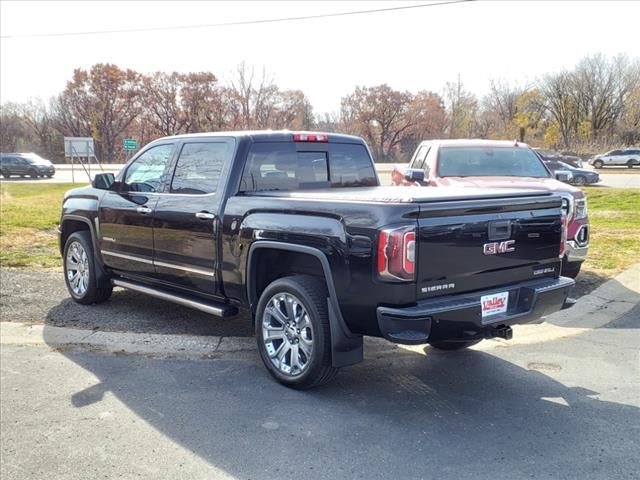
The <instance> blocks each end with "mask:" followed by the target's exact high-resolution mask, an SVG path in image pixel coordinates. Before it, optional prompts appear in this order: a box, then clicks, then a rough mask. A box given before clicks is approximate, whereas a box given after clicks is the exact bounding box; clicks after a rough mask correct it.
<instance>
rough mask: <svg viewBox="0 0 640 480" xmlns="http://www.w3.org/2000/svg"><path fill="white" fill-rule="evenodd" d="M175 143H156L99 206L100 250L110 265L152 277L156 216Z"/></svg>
mask: <svg viewBox="0 0 640 480" xmlns="http://www.w3.org/2000/svg"><path fill="white" fill-rule="evenodd" d="M173 150H174V144H172V143H166V144H161V145H154V146H152V147H150V148H149V149H147V150H145V151H144V152H142V153H141V154H140V155H139V156H138V157H137V158H136V159H135V160H133V161H132V162H131V163H130V164H129V165H128V167H127V168H126V170H125V172H124V174H123V175H122V177H121V178H120V179H119V181H118V182H117V183H116V184H115V185H114V189H113V190H110V191H108V192H107V193H106V194H105V195H104V197H103V198H102V201H101V202H100V207H99V208H98V220H99V235H98V237H99V238H98V242H99V244H100V253H101V255H102V259H103V261H104V263H105V265H107V266H108V267H111V268H113V269H115V270H118V271H121V272H127V273H130V274H133V275H142V276H150V275H152V274H153V273H155V269H154V266H153V225H152V223H153V215H154V211H155V207H156V204H157V202H158V195H159V194H160V193H161V192H162V191H163V189H164V185H165V183H166V178H167V172H168V168H169V164H170V160H171V157H172V154H173Z"/></svg>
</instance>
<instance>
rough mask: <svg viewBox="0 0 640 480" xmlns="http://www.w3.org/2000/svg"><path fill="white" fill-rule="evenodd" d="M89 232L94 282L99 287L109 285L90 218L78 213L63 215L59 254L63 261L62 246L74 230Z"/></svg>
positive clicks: (109, 280)
mask: <svg viewBox="0 0 640 480" xmlns="http://www.w3.org/2000/svg"><path fill="white" fill-rule="evenodd" d="M83 231H84V232H89V236H90V237H91V243H92V246H93V263H94V266H95V271H96V282H97V285H98V287H99V288H106V287H107V286H109V285H111V279H110V276H109V274H108V273H107V272H106V271H105V269H104V266H103V263H102V257H101V256H100V251H99V248H98V242H97V237H96V232H95V227H94V225H93V223H91V220H90V219H88V218H86V217H82V216H79V215H64V216H63V217H62V219H61V221H60V242H59V244H60V255H61V256H62V257H63V261H64V247H65V245H66V243H67V239H68V238H69V236H70V235H71V234H73V233H76V232H83Z"/></svg>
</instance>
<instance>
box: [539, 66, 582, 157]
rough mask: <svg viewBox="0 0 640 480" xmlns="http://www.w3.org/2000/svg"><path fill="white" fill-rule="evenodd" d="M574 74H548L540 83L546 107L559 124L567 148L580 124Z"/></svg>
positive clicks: (563, 72) (565, 72) (564, 72)
mask: <svg viewBox="0 0 640 480" xmlns="http://www.w3.org/2000/svg"><path fill="white" fill-rule="evenodd" d="M574 86H575V82H574V77H573V74H572V73H570V72H568V71H562V72H559V73H555V74H551V75H546V76H545V77H544V78H543V80H542V81H541V83H540V92H541V93H542V96H543V98H544V103H545V108H546V110H547V111H548V112H549V114H550V115H551V118H552V119H553V121H554V122H555V124H556V125H557V127H558V129H559V131H560V134H561V136H562V142H563V144H564V146H565V148H569V146H570V144H571V136H572V134H573V132H574V131H575V130H576V127H577V125H578V104H577V101H576V95H575V90H574Z"/></svg>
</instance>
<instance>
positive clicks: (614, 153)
mask: <svg viewBox="0 0 640 480" xmlns="http://www.w3.org/2000/svg"><path fill="white" fill-rule="evenodd" d="M621 153H622V151H620V150H614V151H613V152H609V155H611V156H613V155H620V154H621Z"/></svg>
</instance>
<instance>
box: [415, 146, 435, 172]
mask: <svg viewBox="0 0 640 480" xmlns="http://www.w3.org/2000/svg"><path fill="white" fill-rule="evenodd" d="M430 148H431V145H423V146H421V147H420V148H419V149H418V153H417V154H416V158H415V160H414V161H413V164H412V165H411V168H415V169H424V161H425V159H426V158H427V153H429V149H430Z"/></svg>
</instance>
